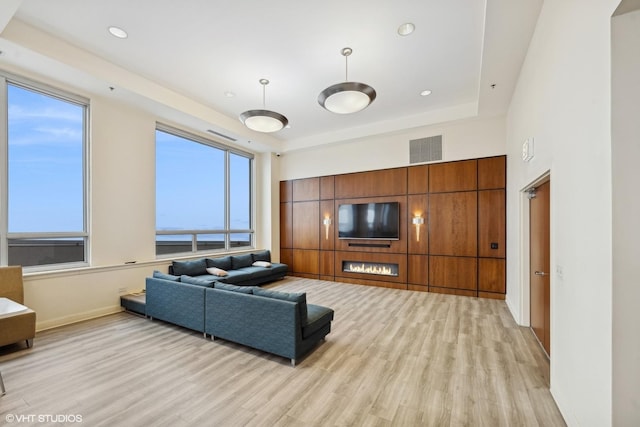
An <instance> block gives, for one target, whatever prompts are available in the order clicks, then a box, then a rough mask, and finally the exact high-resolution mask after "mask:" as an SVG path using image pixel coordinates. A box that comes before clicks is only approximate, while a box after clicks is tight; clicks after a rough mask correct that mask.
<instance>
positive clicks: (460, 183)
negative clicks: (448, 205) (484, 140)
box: [429, 160, 478, 193]
mask: <svg viewBox="0 0 640 427" xmlns="http://www.w3.org/2000/svg"><path fill="white" fill-rule="evenodd" d="M477 164H478V163H477V160H463V161H459V162H447V163H436V164H432V165H429V192H430V193H442V192H450V191H471V190H476V189H477V188H478V168H477Z"/></svg>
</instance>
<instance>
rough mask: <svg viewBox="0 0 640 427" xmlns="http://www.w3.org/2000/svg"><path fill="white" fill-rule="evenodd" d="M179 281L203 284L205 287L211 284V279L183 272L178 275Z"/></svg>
mask: <svg viewBox="0 0 640 427" xmlns="http://www.w3.org/2000/svg"><path fill="white" fill-rule="evenodd" d="M180 281H181V282H182V283H188V284H189V285H198V286H205V287H207V288H210V287H212V286H213V280H205V279H201V278H199V277H191V276H187V275H184V274H183V275H182V276H180Z"/></svg>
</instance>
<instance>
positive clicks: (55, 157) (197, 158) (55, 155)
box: [8, 85, 250, 239]
mask: <svg viewBox="0 0 640 427" xmlns="http://www.w3.org/2000/svg"><path fill="white" fill-rule="evenodd" d="M8 99H9V101H8V103H9V231H10V232H14V233H16V232H18V233H19V232H61V231H62V232H79V231H82V230H83V187H82V185H83V182H82V168H83V164H82V160H83V152H82V137H83V107H82V106H80V105H76V104H73V103H70V102H67V101H62V100H59V99H56V98H53V97H50V96H46V95H43V94H40V93H37V92H32V91H30V90H27V89H23V88H21V87H17V86H13V85H8ZM156 138H157V146H156V151H157V153H156V194H157V200H156V227H157V229H160V230H184V229H199V230H207V229H224V214H225V213H224V156H225V152H224V151H223V150H220V149H217V148H213V147H210V146H207V145H204V144H199V143H195V142H193V141H189V140H186V139H184V138H181V137H178V136H174V135H171V134H168V133H165V132H161V131H157V132H156ZM249 172H250V161H249V159H247V158H246V157H243V156H239V155H236V154H231V155H230V179H231V191H230V193H231V194H230V211H231V213H230V226H231V228H232V229H233V228H235V229H248V228H249V227H250V221H249V215H250V192H249V189H250V181H249V180H250V173H249ZM212 238H214V239H215V238H216V237H213V236H212Z"/></svg>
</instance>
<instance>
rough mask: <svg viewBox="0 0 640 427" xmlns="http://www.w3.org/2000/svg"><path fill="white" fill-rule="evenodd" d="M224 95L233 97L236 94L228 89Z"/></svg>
mask: <svg viewBox="0 0 640 427" xmlns="http://www.w3.org/2000/svg"><path fill="white" fill-rule="evenodd" d="M224 96H226V97H227V98H233V97H234V96H236V94H235V93H233V92H231V91H229V90H228V91H226V92H225V93H224Z"/></svg>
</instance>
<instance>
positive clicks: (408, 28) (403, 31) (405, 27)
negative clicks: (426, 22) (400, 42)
mask: <svg viewBox="0 0 640 427" xmlns="http://www.w3.org/2000/svg"><path fill="white" fill-rule="evenodd" d="M415 29H416V26H415V25H413V24H412V23H411V22H405V23H404V24H402V25H400V26H399V27H398V34H400V35H401V36H408V35H409V34H411V33H413V31H414V30H415Z"/></svg>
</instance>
